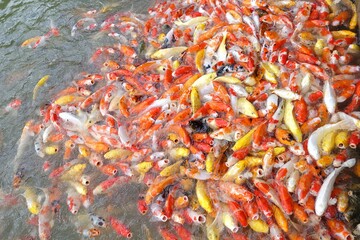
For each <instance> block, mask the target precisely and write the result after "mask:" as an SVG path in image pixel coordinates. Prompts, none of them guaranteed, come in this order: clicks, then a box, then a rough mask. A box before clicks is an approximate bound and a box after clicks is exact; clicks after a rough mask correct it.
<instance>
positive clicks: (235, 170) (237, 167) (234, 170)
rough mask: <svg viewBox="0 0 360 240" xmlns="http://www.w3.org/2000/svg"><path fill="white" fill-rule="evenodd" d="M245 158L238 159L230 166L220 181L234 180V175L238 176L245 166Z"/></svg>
mask: <svg viewBox="0 0 360 240" xmlns="http://www.w3.org/2000/svg"><path fill="white" fill-rule="evenodd" d="M246 163H247V161H246V160H240V161H238V162H237V163H235V164H234V165H233V166H231V167H230V168H229V169H228V170H227V172H226V173H225V174H224V175H223V176H222V178H221V180H222V181H234V180H235V178H236V177H238V176H239V175H240V174H241V173H242V171H244V170H245V168H246Z"/></svg>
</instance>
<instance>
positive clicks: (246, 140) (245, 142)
mask: <svg viewBox="0 0 360 240" xmlns="http://www.w3.org/2000/svg"><path fill="white" fill-rule="evenodd" d="M256 128H257V127H254V128H253V129H251V130H250V131H249V132H248V133H246V134H245V135H244V136H243V137H242V138H240V139H239V140H237V141H236V143H235V145H234V146H233V147H232V150H233V151H236V150H239V149H240V148H243V147H246V146H249V145H250V144H251V140H252V137H253V134H254V132H255V130H256Z"/></svg>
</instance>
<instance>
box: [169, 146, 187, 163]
mask: <svg viewBox="0 0 360 240" xmlns="http://www.w3.org/2000/svg"><path fill="white" fill-rule="evenodd" d="M189 154H190V150H189V149H188V148H183V147H179V148H173V149H171V150H170V152H169V155H170V157H172V158H173V159H175V160H180V159H182V158H186V157H188V156H189Z"/></svg>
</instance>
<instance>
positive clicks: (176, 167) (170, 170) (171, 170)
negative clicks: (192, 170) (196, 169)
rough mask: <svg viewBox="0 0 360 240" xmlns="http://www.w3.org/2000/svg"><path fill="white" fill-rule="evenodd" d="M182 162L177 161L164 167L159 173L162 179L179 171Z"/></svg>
mask: <svg viewBox="0 0 360 240" xmlns="http://www.w3.org/2000/svg"><path fill="white" fill-rule="evenodd" d="M182 162H183V161H177V162H176V163H174V164H172V165H170V166H167V167H165V168H164V169H163V170H161V172H160V173H159V175H160V176H162V177H169V176H171V175H174V174H176V173H178V172H179V171H180V165H181V164H182Z"/></svg>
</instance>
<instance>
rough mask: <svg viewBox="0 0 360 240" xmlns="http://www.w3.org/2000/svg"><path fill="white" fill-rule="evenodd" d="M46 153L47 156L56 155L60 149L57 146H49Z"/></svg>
mask: <svg viewBox="0 0 360 240" xmlns="http://www.w3.org/2000/svg"><path fill="white" fill-rule="evenodd" d="M44 151H45V153H46V155H54V154H56V153H58V151H59V147H58V146H56V145H54V146H47V147H45V149H44Z"/></svg>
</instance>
